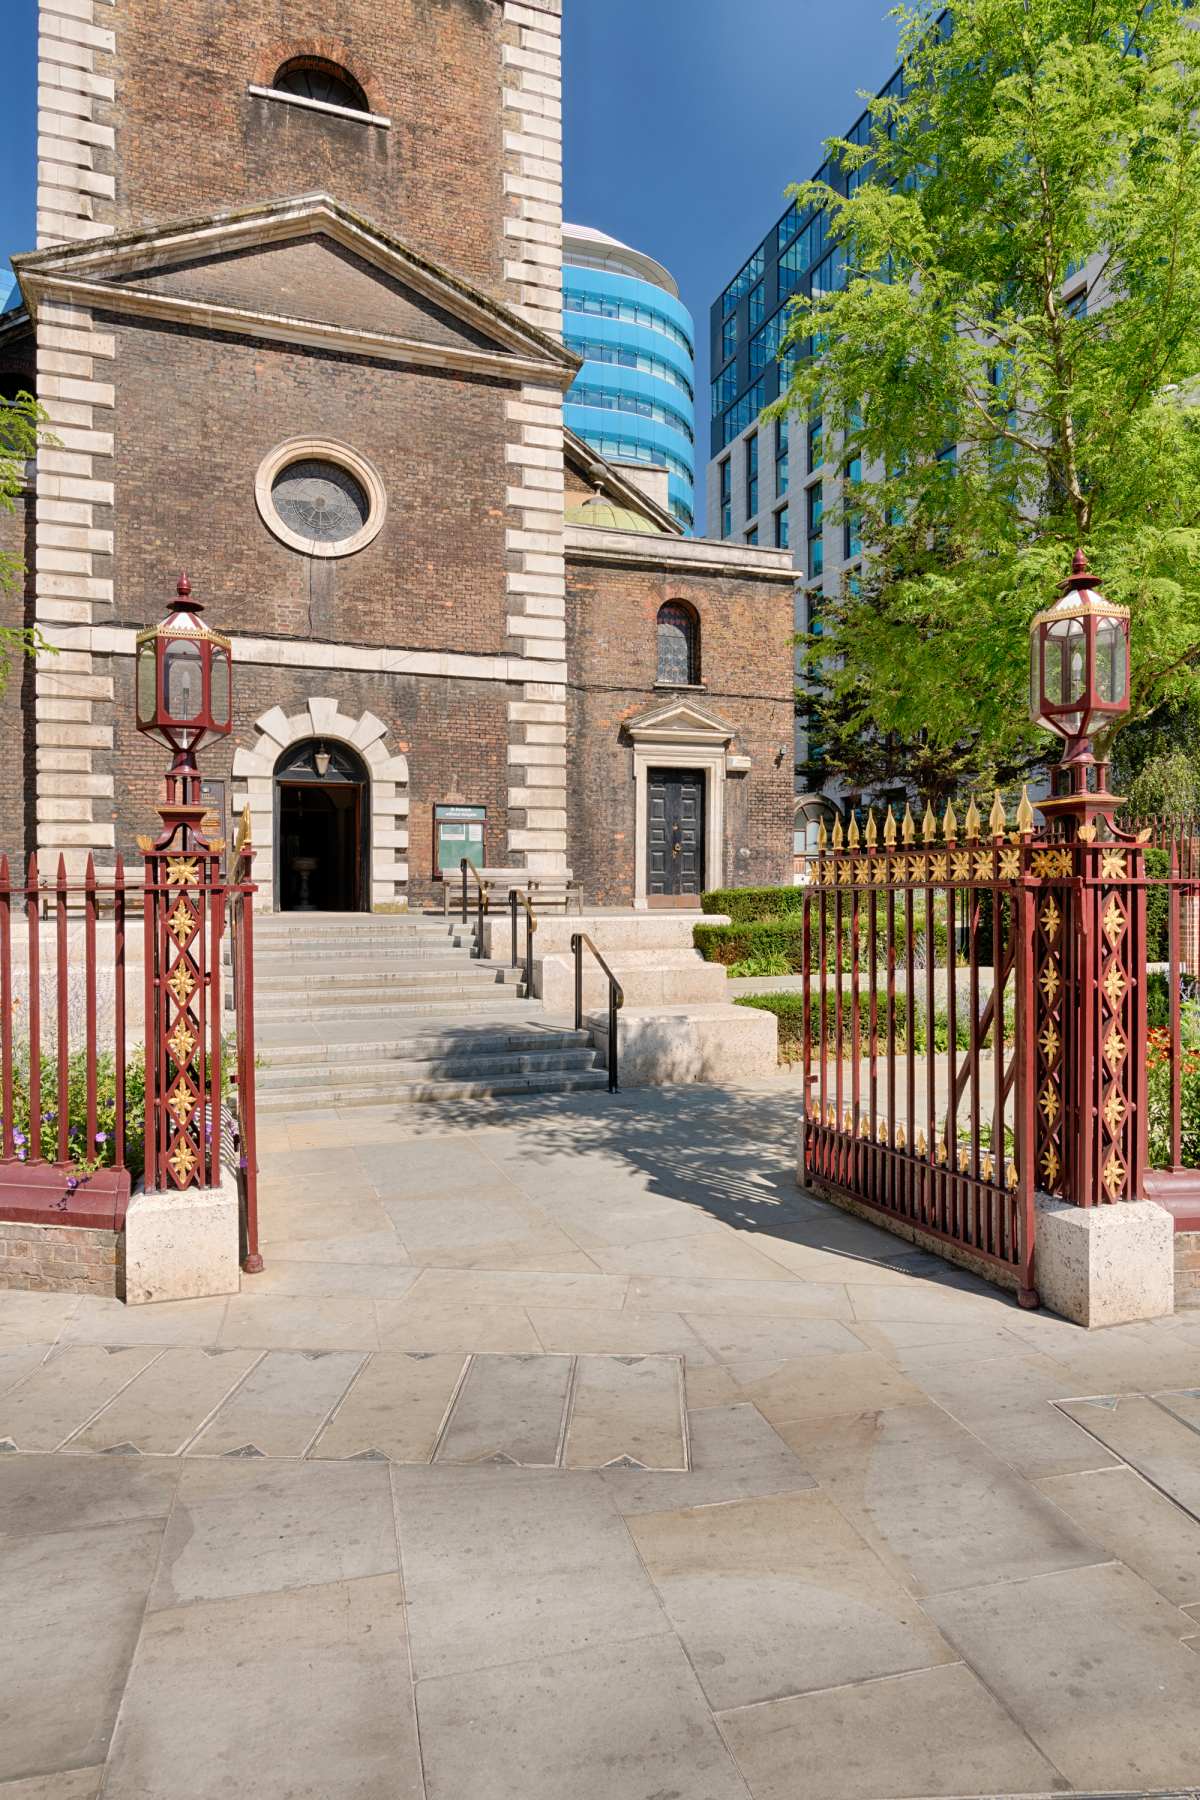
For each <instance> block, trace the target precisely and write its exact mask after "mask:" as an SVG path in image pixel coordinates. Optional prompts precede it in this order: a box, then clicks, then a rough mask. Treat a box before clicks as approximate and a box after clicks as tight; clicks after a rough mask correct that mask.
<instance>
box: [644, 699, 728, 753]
mask: <svg viewBox="0 0 1200 1800" xmlns="http://www.w3.org/2000/svg"><path fill="white" fill-rule="evenodd" d="M625 730H626V732H627V734H628V735H629V736H630V737H631V738H632V739H633V741H634V743H635V744H679V745H683V744H728V743H729V742H730V741H731V739H732V738H733V737H734V735H735V732H734V727H733V726H732V725H730V724H729V722H728V721H727V720H725V719H723V718H722V717H721V716H720V714H719V713H715V712H712V711H710V709H709V708H708V707H707V706H702V705H700V703H699V702H698V701H696V700H664V701H662V702H661V703H660V704H659V705H658V706H652V707H649V708H648V709H647V711H645V712H641V713H637V714H636V715H635V716H634V717H633V718H632V719H626V721H625Z"/></svg>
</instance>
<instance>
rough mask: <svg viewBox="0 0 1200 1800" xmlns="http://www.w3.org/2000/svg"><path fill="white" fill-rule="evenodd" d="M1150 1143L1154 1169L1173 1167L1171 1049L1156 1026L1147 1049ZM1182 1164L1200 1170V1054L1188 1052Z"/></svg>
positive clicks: (1183, 1073) (1182, 1077)
mask: <svg viewBox="0 0 1200 1800" xmlns="http://www.w3.org/2000/svg"><path fill="white" fill-rule="evenodd" d="M1146 1098H1147V1107H1146V1140H1147V1151H1148V1154H1149V1159H1150V1167H1151V1168H1152V1169H1167V1168H1170V1166H1171V1045H1170V1039H1169V1037H1168V1035H1167V1032H1166V1030H1165V1029H1164V1028H1163V1027H1162V1026H1155V1027H1154V1028H1153V1029H1152V1030H1151V1031H1150V1033H1149V1042H1148V1044H1147V1046H1146ZM1179 1098H1180V1122H1181V1124H1182V1127H1183V1133H1182V1136H1183V1143H1182V1157H1181V1160H1182V1163H1183V1166H1184V1167H1185V1168H1188V1169H1197V1168H1200V1051H1197V1050H1196V1049H1185V1050H1184V1051H1183V1054H1182V1059H1181V1065H1180V1071H1179Z"/></svg>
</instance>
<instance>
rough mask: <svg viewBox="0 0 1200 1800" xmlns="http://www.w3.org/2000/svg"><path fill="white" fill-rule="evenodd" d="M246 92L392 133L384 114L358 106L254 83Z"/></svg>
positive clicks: (390, 125)
mask: <svg viewBox="0 0 1200 1800" xmlns="http://www.w3.org/2000/svg"><path fill="white" fill-rule="evenodd" d="M246 92H247V93H248V94H253V95H254V96H255V98H256V99H258V100H279V101H281V102H282V103H283V105H285V106H304V107H307V108H308V110H309V111H310V112H319V113H330V114H332V116H333V117H334V118H335V119H349V120H350V123H351V124H352V125H379V126H382V128H383V130H384V131H390V130H391V128H392V121H391V120H390V119H388V118H385V117H384V115H383V114H382V113H373V112H364V111H363V110H362V108H361V107H358V106H334V105H333V104H332V103H331V102H330V101H328V100H310V99H309V97H308V95H307V94H285V93H284V91H283V89H282V88H273V87H259V85H258V83H257V82H254V81H252V82H251V83H250V85H249V86H248V87H247V89H246Z"/></svg>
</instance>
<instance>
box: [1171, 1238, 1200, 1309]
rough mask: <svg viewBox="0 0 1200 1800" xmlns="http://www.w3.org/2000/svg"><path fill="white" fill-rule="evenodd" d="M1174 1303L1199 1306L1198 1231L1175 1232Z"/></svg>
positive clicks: (1181, 1305) (1199, 1265)
mask: <svg viewBox="0 0 1200 1800" xmlns="http://www.w3.org/2000/svg"><path fill="white" fill-rule="evenodd" d="M1175 1305H1176V1307H1183V1306H1197V1307H1200V1231H1177V1232H1176V1233H1175Z"/></svg>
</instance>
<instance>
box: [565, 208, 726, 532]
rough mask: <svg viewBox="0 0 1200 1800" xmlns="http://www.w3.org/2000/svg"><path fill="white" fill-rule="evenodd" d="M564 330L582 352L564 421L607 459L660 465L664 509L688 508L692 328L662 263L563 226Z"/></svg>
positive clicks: (692, 446) (682, 517)
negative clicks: (665, 498) (663, 475)
mask: <svg viewBox="0 0 1200 1800" xmlns="http://www.w3.org/2000/svg"><path fill="white" fill-rule="evenodd" d="M563 309H564V310H563V336H564V338H565V340H566V343H567V346H568V348H569V349H571V350H574V351H575V353H576V355H577V356H582V357H583V359H584V362H583V368H582V369H581V370H580V371H579V374H578V375H577V376H576V378H575V382H574V384H573V386H572V387H571V388H570V389H569V390H568V392H567V395H566V404H565V414H564V416H565V421H566V424H567V425H568V427H569V428H570V429H571V430H572V431H574V432H575V433H576V434H577V435H578V436H579V437H581V438H583V439H584V441H585V442H586V443H589V444H591V445H592V447H593V449H596V450H598V451H599V452H600V454H601V455H602V456H607V457H609V458H610V459H611V460H612V461H614V462H640V463H646V464H651V465H656V466H658V467H660V468H665V469H666V471H667V491H668V496H669V504H670V508H671V511H672V512H673V513H674V515H675V517H676V518H677V519H678V520H679V523H680V524H681V525H682V526H683V528H684V530H685V531H691V529H692V523H693V516H694V510H695V473H696V437H695V431H696V425H695V356H694V349H693V346H694V344H695V328H694V326H693V323H692V316H691V314H690V313H689V312H688V310H687V308H686V306H684V305H683V303H682V302H681V300H680V299H679V293H678V290H677V288H676V286H675V283H674V281H673V280H672V279H671V277H670V275H669V274H668V273H667V271H666V270H665V269H664V268H662V267H661V265H660V264H658V263H656V262H654V260H653V259H652V258H651V257H649V256H645V255H643V254H642V253H641V252H640V251H636V250H631V249H630V248H629V247H628V246H627V245H624V244H620V243H618V242H617V241H616V239H615V238H609V237H606V236H604V235H603V234H602V233H601V232H598V231H591V230H585V229H582V228H578V227H572V226H569V225H567V226H564V227H563Z"/></svg>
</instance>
